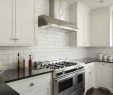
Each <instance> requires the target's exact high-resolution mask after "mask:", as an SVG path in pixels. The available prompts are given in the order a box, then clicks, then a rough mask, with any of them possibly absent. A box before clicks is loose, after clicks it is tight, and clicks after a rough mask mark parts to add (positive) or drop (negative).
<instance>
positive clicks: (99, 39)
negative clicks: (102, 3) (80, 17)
mask: <svg viewBox="0 0 113 95" xmlns="http://www.w3.org/2000/svg"><path fill="white" fill-rule="evenodd" d="M111 11H112V10H111V9H110V8H100V9H95V10H93V11H92V12H91V46H95V47H98V46H100V47H101V46H102V47H103V46H104V47H105V46H106V47H109V46H112V36H113V35H112V32H113V31H112V12H111Z"/></svg>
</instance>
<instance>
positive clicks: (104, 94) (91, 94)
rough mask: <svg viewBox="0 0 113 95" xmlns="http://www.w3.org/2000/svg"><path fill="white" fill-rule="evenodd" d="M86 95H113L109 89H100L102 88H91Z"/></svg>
mask: <svg viewBox="0 0 113 95" xmlns="http://www.w3.org/2000/svg"><path fill="white" fill-rule="evenodd" d="M86 95H113V93H111V92H110V91H109V90H108V89H106V88H103V87H100V88H90V89H89V90H88V91H87V93H86Z"/></svg>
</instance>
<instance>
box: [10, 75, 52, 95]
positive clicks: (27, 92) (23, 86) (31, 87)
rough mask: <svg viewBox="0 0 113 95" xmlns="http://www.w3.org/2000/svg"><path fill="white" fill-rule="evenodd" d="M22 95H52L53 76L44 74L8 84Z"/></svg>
mask: <svg viewBox="0 0 113 95" xmlns="http://www.w3.org/2000/svg"><path fill="white" fill-rule="evenodd" d="M8 85H9V86H10V87H12V88H13V89H15V90H16V91H17V92H18V93H20V95H52V74H51V73H48V74H43V75H39V76H35V77H31V78H26V79H22V80H18V81H15V82H10V83H8Z"/></svg>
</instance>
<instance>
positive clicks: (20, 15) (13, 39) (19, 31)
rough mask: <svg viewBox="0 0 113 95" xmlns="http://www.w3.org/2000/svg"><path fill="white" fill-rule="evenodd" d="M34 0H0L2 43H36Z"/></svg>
mask: <svg viewBox="0 0 113 95" xmlns="http://www.w3.org/2000/svg"><path fill="white" fill-rule="evenodd" d="M34 4H35V3H34V0H0V10H1V15H0V33H1V35H0V45H1V46H3V45H7V46H15V45H16V46H18V45H19V46H29V45H33V44H35V28H34V27H35V25H34V19H35V16H34V11H35V5H34Z"/></svg>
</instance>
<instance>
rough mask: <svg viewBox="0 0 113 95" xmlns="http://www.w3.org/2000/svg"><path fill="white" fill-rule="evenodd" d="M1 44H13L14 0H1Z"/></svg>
mask: <svg viewBox="0 0 113 95" xmlns="http://www.w3.org/2000/svg"><path fill="white" fill-rule="evenodd" d="M0 12H1V13H0V44H1V45H13V44H14V43H15V41H13V38H15V32H14V30H13V28H14V26H13V24H14V23H13V22H14V19H13V14H14V13H13V3H12V0H0Z"/></svg>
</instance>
